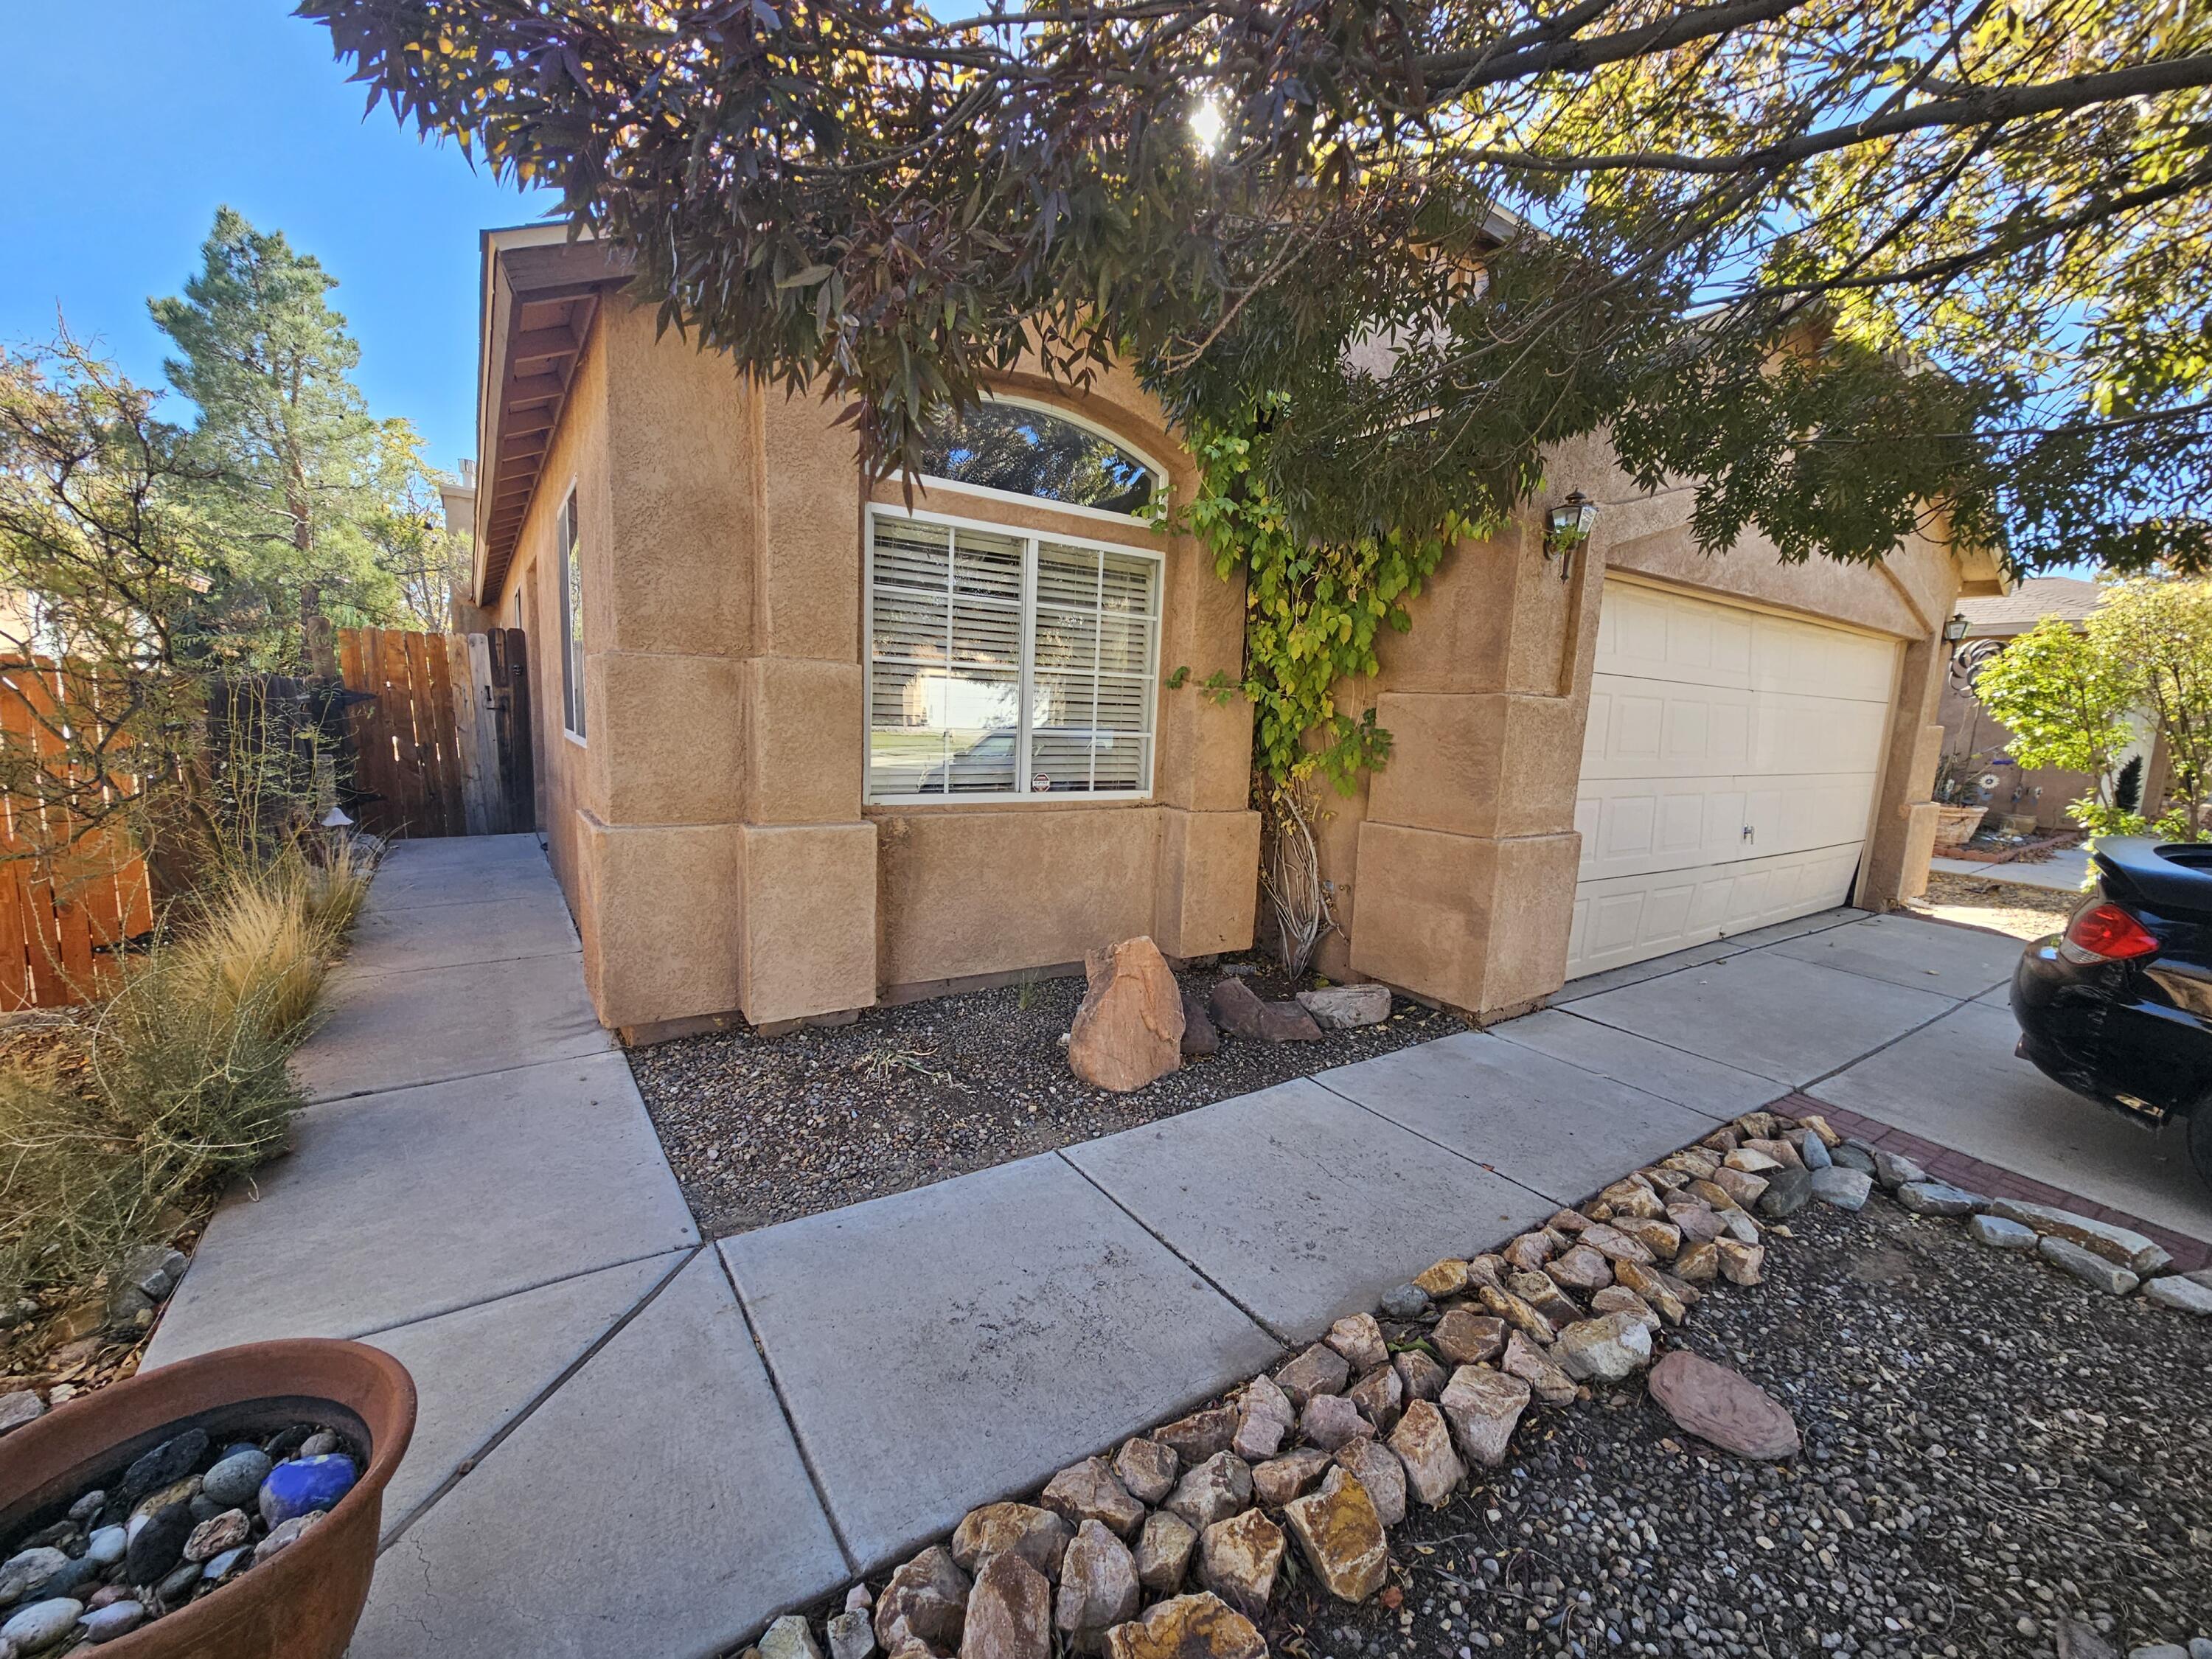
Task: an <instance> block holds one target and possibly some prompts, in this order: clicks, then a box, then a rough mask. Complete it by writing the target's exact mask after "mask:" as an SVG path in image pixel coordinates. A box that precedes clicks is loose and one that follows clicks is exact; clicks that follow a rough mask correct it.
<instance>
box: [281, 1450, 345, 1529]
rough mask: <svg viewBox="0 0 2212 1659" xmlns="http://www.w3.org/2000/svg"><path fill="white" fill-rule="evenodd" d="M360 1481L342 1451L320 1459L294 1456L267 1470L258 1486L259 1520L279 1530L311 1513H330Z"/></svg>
mask: <svg viewBox="0 0 2212 1659" xmlns="http://www.w3.org/2000/svg"><path fill="white" fill-rule="evenodd" d="M360 1479H361V1476H360V1474H358V1473H357V1472H356V1470H355V1468H354V1466H353V1459H351V1458H350V1457H348V1456H347V1455H345V1454H344V1453H343V1452H327V1453H325V1454H324V1455H322V1456H320V1457H295V1458H293V1459H292V1460H291V1461H289V1462H283V1463H279V1464H278V1465H277V1466H276V1468H273V1469H271V1470H270V1471H269V1478H268V1479H267V1480H264V1481H263V1482H262V1483H261V1518H262V1520H264V1522H267V1523H268V1524H269V1525H270V1527H272V1528H274V1527H281V1526H283V1524H284V1523H285V1522H287V1521H289V1520H291V1519H293V1518H294V1517H295V1516H302V1515H305V1514H307V1512H308V1511H309V1510H331V1509H336V1508H337V1502H338V1499H339V1498H343V1497H344V1496H345V1495H346V1494H347V1493H348V1492H351V1491H352V1490H353V1483H354V1482H355V1481H356V1480H360Z"/></svg>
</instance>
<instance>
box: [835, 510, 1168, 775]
mask: <svg viewBox="0 0 2212 1659" xmlns="http://www.w3.org/2000/svg"><path fill="white" fill-rule="evenodd" d="M989 493H991V494H994V495H1002V494H1006V492H1004V491H997V490H994V491H991V492H989ZM1006 498H1007V499H1008V500H1010V501H1021V502H1024V503H1025V504H1027V505H1029V506H1032V507H1036V506H1042V507H1051V508H1054V509H1055V510H1060V511H1065V510H1066V508H1065V507H1063V505H1062V504H1061V503H1060V502H1057V501H1048V500H1047V499H1046V498H1045V497H1043V496H1041V495H1006ZM1096 516H1097V517H1100V518H1105V519H1112V520H1116V521H1118V522H1120V523H1122V524H1133V523H1136V522H1138V520H1133V519H1131V518H1130V517H1129V516H1128V515H1127V514H1126V513H1097V514H1096ZM877 520H893V521H896V522H900V523H907V524H931V525H942V526H945V528H947V529H948V530H954V531H959V530H974V531H981V532H984V533H986V534H988V535H994V536H1005V537H1008V538H1012V539H1013V540H1015V541H1018V542H1019V543H1020V544H1021V546H1022V600H1021V609H1020V611H1019V613H1018V614H1019V632H1018V637H1019V640H1020V644H1021V672H1020V675H1019V678H1018V680H1017V681H1016V686H1017V692H1016V696H1017V706H1018V708H1020V709H1022V710H1024V712H1026V711H1027V710H1028V709H1029V708H1030V707H1031V706H1032V703H1033V696H1034V690H1035V684H1036V681H1035V674H1036V665H1035V663H1034V661H1033V660H1032V659H1033V658H1034V657H1035V655H1036V555H1037V544H1038V543H1039V542H1063V543H1066V544H1068V545H1070V546H1073V547H1082V548H1089V549H1095V550H1097V551H1099V552H1102V553H1115V554H1119V555H1121V556H1125V557H1128V558H1135V559H1142V560H1145V561H1146V562H1148V563H1150V564H1151V565H1152V567H1153V571H1152V604H1153V612H1152V629H1151V634H1150V638H1149V640H1148V641H1147V643H1146V651H1145V668H1144V675H1143V678H1144V680H1145V682H1146V685H1147V686H1148V687H1149V689H1150V691H1151V697H1152V703H1151V708H1150V709H1149V711H1148V719H1147V722H1146V727H1145V730H1144V734H1143V735H1144V738H1145V739H1146V742H1145V777H1144V782H1143V784H1142V785H1141V786H1140V787H1138V788H1135V789H1086V790H1083V791H1080V792H1079V791H1075V790H1066V791H1047V792H1044V793H1038V792H1036V791H1034V790H1030V789H1028V788H1024V787H1020V785H1021V784H1022V783H1023V782H1024V781H1026V780H1027V779H1028V778H1029V776H1030V726H1029V721H1028V720H1027V719H1026V718H1024V719H1023V720H1019V721H1018V723H1017V725H1016V726H1015V727H1014V777H1015V780H1016V783H1017V787H1014V788H1012V789H1004V790H1000V789H963V790H958V791H949V790H948V791H940V790H930V791H928V792H927V793H903V794H879V793H877V792H876V790H875V788H874V786H873V784H872V782H871V781H870V778H871V773H870V769H869V761H870V759H871V758H872V738H873V736H874V732H875V723H874V710H875V706H876V522H877ZM860 589H861V599H860V604H861V617H862V618H863V623H864V626H865V629H866V635H865V637H864V638H863V640H862V641H861V644H862V647H863V649H862V656H861V685H860V709H861V720H860V777H861V799H862V801H863V802H864V803H865V804H866V805H870V806H951V807H959V806H967V805H976V804H979V803H985V802H987V803H991V804H994V805H1004V804H1006V803H1008V802H1012V801H1028V802H1030V803H1032V804H1034V805H1040V806H1043V805H1052V806H1066V805H1071V804H1073V803H1076V802H1081V801H1115V800H1149V799H1152V784H1153V781H1154V779H1155V778H1156V777H1157V776H1158V767H1159V744H1160V737H1159V731H1160V633H1161V629H1162V628H1163V627H1164V624H1165V622H1166V611H1167V557H1166V556H1165V555H1164V554H1163V553H1162V552H1161V551H1160V550H1159V549H1158V548H1156V547H1133V546H1130V545H1128V544H1126V543H1121V542H1108V541H1101V540H1100V539H1098V538H1097V537H1095V536H1087V535H1084V534H1082V533H1080V532H1078V533H1076V534H1073V535H1063V534H1060V533H1059V532H1054V531H1048V530H1036V529H1032V528H1030V527H1029V526H1024V525H1014V524H1007V523H1005V522H1004V521H1002V520H990V519H963V518H957V517H955V516H953V515H952V514H951V513H926V512H920V511H916V512H911V513H910V512H908V511H907V510H906V509H905V508H904V507H891V506H889V505H886V504H884V503H883V502H871V503H870V504H869V507H868V513H867V523H866V536H865V538H863V540H862V544H861V548H860ZM1092 672H1093V673H1094V674H1095V673H1096V672H1097V665H1095V664H1094V665H1093V667H1092Z"/></svg>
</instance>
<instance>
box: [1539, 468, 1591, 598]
mask: <svg viewBox="0 0 2212 1659" xmlns="http://www.w3.org/2000/svg"><path fill="white" fill-rule="evenodd" d="M1596 526H1597V503H1596V502H1595V501H1592V500H1590V499H1589V497H1588V496H1587V495H1583V492H1582V491H1581V490H1579V489H1571V490H1569V491H1568V492H1567V499H1566V500H1565V501H1561V502H1560V503H1559V505H1558V506H1557V507H1553V508H1552V510H1551V511H1550V512H1548V513H1546V514H1545V515H1544V556H1545V557H1546V558H1547V559H1557V560H1558V561H1559V580H1561V581H1566V580H1570V579H1571V577H1572V576H1573V574H1574V570H1575V552H1576V550H1577V549H1578V548H1580V547H1581V546H1582V544H1583V543H1584V542H1587V541H1588V540H1589V537H1590V532H1591V531H1592V530H1594V529H1595V528H1596Z"/></svg>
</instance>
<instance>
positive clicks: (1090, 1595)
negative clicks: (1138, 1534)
mask: <svg viewBox="0 0 2212 1659" xmlns="http://www.w3.org/2000/svg"><path fill="white" fill-rule="evenodd" d="M1142 1599H1143V1593H1142V1591H1141V1590H1140V1589H1139V1585H1138V1582H1137V1563H1136V1560H1135V1559H1134V1558H1133V1557H1132V1556H1131V1555H1130V1553H1129V1549H1128V1546H1127V1545H1126V1544H1124V1543H1123V1542H1122V1541H1121V1540H1120V1539H1118V1538H1116V1537H1115V1535H1114V1534H1112V1533H1110V1532H1109V1531H1108V1530H1107V1529H1106V1528H1104V1527H1102V1526H1100V1525H1099V1524H1098V1523H1097V1522H1096V1521H1085V1522H1084V1523H1083V1524H1082V1525H1081V1526H1080V1527H1079V1528H1076V1531H1075V1540H1074V1541H1073V1543H1071V1544H1070V1545H1069V1546H1068V1547H1067V1554H1066V1561H1065V1565H1063V1566H1062V1568H1061V1570H1060V1596H1059V1599H1058V1600H1057V1601H1056V1602H1055V1603H1054V1607H1053V1620H1052V1621H1053V1623H1054V1624H1055V1625H1057V1626H1059V1627H1060V1631H1061V1632H1063V1633H1064V1634H1065V1635H1066V1637H1067V1638H1068V1640H1069V1641H1070V1643H1071V1644H1073V1646H1074V1647H1075V1648H1076V1649H1078V1650H1079V1651H1083V1652H1091V1651H1095V1650H1097V1648H1099V1647H1101V1646H1103V1645H1104V1643H1105V1639H1106V1632H1108V1631H1109V1630H1110V1629H1111V1628H1112V1627H1113V1626H1115V1625H1119V1624H1122V1623H1125V1622H1127V1620H1131V1619H1133V1618H1135V1617H1136V1616H1137V1607H1138V1603H1139V1601H1141V1600H1142Z"/></svg>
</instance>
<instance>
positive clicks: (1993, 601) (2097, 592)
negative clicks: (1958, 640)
mask: <svg viewBox="0 0 2212 1659" xmlns="http://www.w3.org/2000/svg"><path fill="white" fill-rule="evenodd" d="M2104 591H2105V590H2104V589H2103V588H2101V587H2100V586H2097V584H2096V583H2094V582H2085V581H2083V580H2081V579H2080V578H2079V577H2076V576H2030V577H2029V578H2028V579H2027V580H2026V581H2024V582H2022V583H2021V584H2020V586H2017V587H2015V588H2014V589H2013V591H2012V592H2009V593H2006V594H2003V595H2001V596H1997V597H1993V598H1990V599H1960V601H1959V611H1960V615H1962V616H1964V617H1966V637H1967V638H1969V639H2009V638H2011V637H2012V636H2013V635H2015V634H2025V633H2026V632H2027V630H2028V629H2031V628H2033V627H2034V626H2035V624H2036V623H2039V622H2040V621H2042V620H2043V618H2044V617H2064V618H2065V619H2066V620H2067V621H2068V622H2070V623H2080V622H2081V621H2082V620H2083V619H2084V618H2086V617H2087V616H2088V614H2089V613H2090V612H2091V611H2094V610H2095V609H2096V608H2097V601H2098V599H2100V598H2101V597H2103V594H2104Z"/></svg>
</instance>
